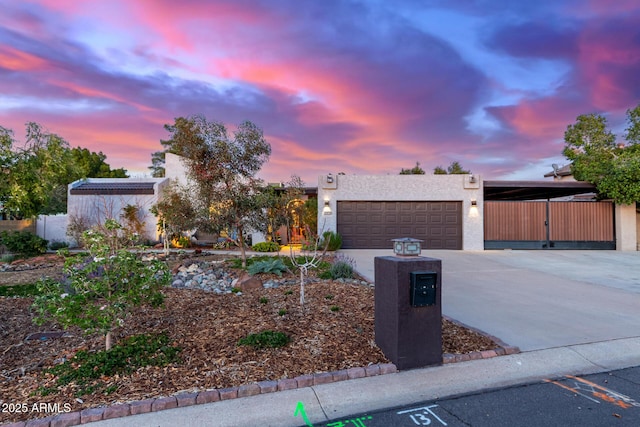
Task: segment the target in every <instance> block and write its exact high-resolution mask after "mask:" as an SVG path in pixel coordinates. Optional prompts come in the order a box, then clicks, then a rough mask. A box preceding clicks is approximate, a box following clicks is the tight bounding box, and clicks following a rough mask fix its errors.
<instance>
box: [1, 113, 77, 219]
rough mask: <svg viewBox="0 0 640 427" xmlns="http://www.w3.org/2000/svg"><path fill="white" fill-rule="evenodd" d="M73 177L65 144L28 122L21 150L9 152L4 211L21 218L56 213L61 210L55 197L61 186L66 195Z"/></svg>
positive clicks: (38, 126) (73, 171)
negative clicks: (10, 160) (11, 153)
mask: <svg viewBox="0 0 640 427" xmlns="http://www.w3.org/2000/svg"><path fill="white" fill-rule="evenodd" d="M77 173H78V170H77V168H76V166H75V165H74V162H73V159H72V157H71V151H70V150H69V144H68V143H67V142H66V141H65V140H64V139H62V138H61V137H60V136H58V135H56V134H52V133H48V132H46V131H44V130H43V129H42V127H41V126H40V125H38V124H37V123H33V122H29V123H27V132H26V141H25V144H24V146H23V147H22V148H21V149H14V150H13V161H12V163H11V168H10V172H9V174H8V187H9V191H8V194H5V195H4V198H5V208H6V209H7V210H8V211H9V212H11V213H13V214H14V215H16V216H18V217H21V218H29V217H32V216H35V215H39V214H49V213H57V212H58V211H59V210H60V209H61V206H60V203H59V202H58V201H57V199H56V198H55V195H60V194H61V193H62V191H61V189H60V187H61V186H62V187H64V190H65V191H64V193H65V194H66V185H67V184H68V183H69V182H71V181H69V177H73V176H76V175H77ZM64 209H65V210H66V204H65V207H64Z"/></svg>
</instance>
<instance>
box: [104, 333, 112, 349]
mask: <svg viewBox="0 0 640 427" xmlns="http://www.w3.org/2000/svg"><path fill="white" fill-rule="evenodd" d="M112 338H113V337H112V335H111V331H109V332H107V335H105V339H104V346H105V349H106V350H107V351H108V350H111V346H112Z"/></svg>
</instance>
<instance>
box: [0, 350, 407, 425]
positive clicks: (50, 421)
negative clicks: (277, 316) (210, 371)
mask: <svg viewBox="0 0 640 427" xmlns="http://www.w3.org/2000/svg"><path fill="white" fill-rule="evenodd" d="M395 372H398V369H397V368H396V365H394V364H393V363H379V364H375V365H369V366H367V367H364V368H349V369H343V370H340V371H334V372H322V373H318V374H313V375H301V376H298V377H295V378H285V379H280V380H277V381H261V382H259V383H254V384H246V385H241V386H238V387H230V388H223V389H212V390H204V391H200V392H196V393H180V394H176V395H173V396H169V397H159V398H155V399H146V400H141V401H136V402H130V403H121V404H116V405H112V406H105V407H99V408H87V409H83V410H82V411H76V412H68V413H60V414H57V415H53V416H49V417H46V418H38V419H32V420H28V421H18V422H14V423H11V424H2V427H70V426H76V425H80V424H86V423H90V422H94V421H101V420H108V419H111V418H120V417H126V416H129V415H137V414H144V413H147V412H157V411H162V410H164V409H172V408H181V407H185V406H192V405H200V404H205V403H212V402H218V401H221V400H229V399H236V398H240V397H247V396H255V395H258V394H265V393H274V392H277V391H282V390H292V389H296V388H303V387H311V386H315V385H320V384H328V383H332V382H337V381H344V380H350V379H355V378H364V377H374V376H377V375H385V374H392V373H395Z"/></svg>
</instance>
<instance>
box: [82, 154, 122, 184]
mask: <svg viewBox="0 0 640 427" xmlns="http://www.w3.org/2000/svg"><path fill="white" fill-rule="evenodd" d="M71 154H72V156H73V161H74V163H75V164H76V166H77V167H78V168H79V169H80V173H79V176H78V177H77V178H76V179H80V178H128V177H129V176H128V175H127V171H126V170H125V169H124V168H119V169H111V166H109V164H108V163H106V162H105V160H106V159H107V156H106V154H103V153H102V151H100V152H99V153H95V152H93V151H89V150H88V149H87V148H80V147H76V148H72V149H71ZM74 181H75V180H74Z"/></svg>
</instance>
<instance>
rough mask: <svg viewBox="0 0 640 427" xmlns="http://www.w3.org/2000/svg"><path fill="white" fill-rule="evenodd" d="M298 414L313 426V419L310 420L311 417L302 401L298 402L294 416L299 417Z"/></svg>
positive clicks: (310, 426)
mask: <svg viewBox="0 0 640 427" xmlns="http://www.w3.org/2000/svg"><path fill="white" fill-rule="evenodd" d="M298 415H300V416H301V417H302V420H303V421H304V423H305V424H306V425H307V426H309V427H313V424H311V421H309V418H308V417H307V413H306V412H304V403H302V402H298V404H297V405H296V410H295V411H294V412H293V416H294V417H297V416H298Z"/></svg>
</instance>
